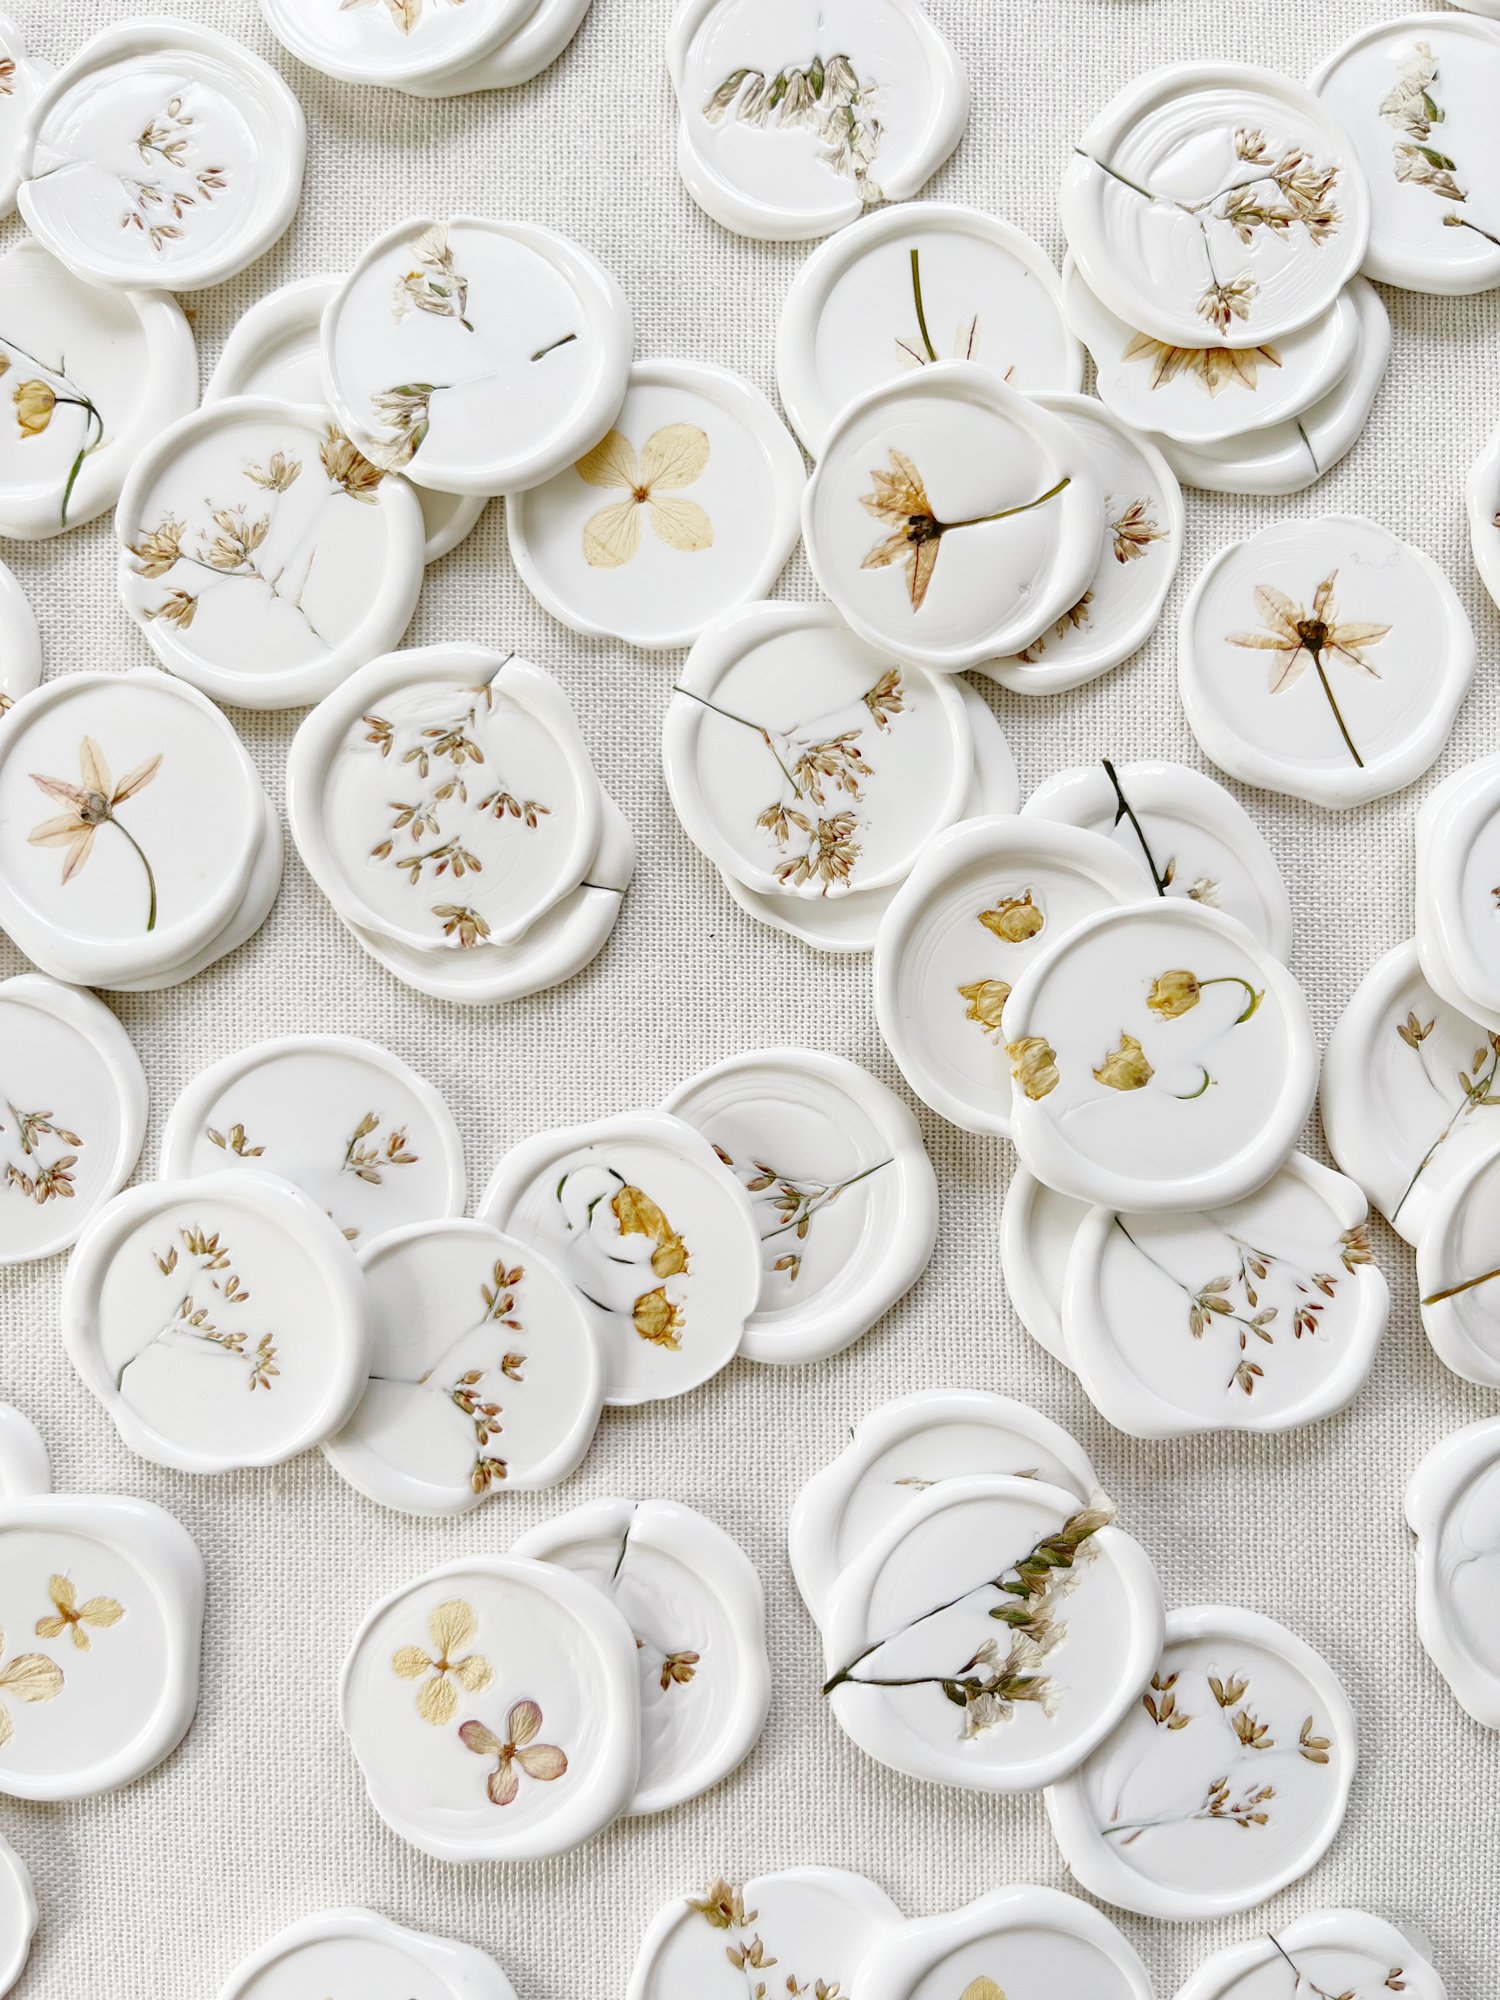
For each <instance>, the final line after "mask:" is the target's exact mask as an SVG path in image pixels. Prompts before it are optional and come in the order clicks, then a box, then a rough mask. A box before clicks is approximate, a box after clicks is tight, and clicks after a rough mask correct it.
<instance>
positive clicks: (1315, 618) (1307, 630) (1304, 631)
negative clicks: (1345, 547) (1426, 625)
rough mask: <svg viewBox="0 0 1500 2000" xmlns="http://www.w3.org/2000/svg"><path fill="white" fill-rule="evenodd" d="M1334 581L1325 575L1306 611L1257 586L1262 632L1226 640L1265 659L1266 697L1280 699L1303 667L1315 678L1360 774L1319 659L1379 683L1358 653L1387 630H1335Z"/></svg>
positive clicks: (1356, 626) (1352, 626)
mask: <svg viewBox="0 0 1500 2000" xmlns="http://www.w3.org/2000/svg"><path fill="white" fill-rule="evenodd" d="M1337 580H1338V571H1337V570H1330V571H1329V573H1328V575H1327V576H1325V577H1324V579H1323V581H1322V582H1321V583H1320V584H1319V585H1318V587H1317V589H1316V590H1315V591H1314V592H1313V600H1312V609H1311V610H1310V611H1304V610H1303V609H1302V607H1301V606H1300V605H1297V604H1294V603H1293V602H1292V600H1291V598H1289V597H1288V596H1287V595H1286V593H1285V592H1284V591H1281V590H1277V589H1275V588H1274V587H1273V586H1272V585H1270V584H1266V583H1262V584H1257V585H1256V588H1255V602H1256V606H1257V608H1258V609H1259V611H1260V614H1261V617H1262V618H1263V619H1264V620H1265V630H1264V631H1260V632H1231V633H1230V634H1229V635H1228V640H1229V644H1230V645H1231V646H1244V647H1247V648H1250V649H1251V650H1253V651H1256V652H1263V653H1271V654H1273V655H1274V657H1273V659H1272V661H1271V692H1272V694H1282V693H1284V692H1285V691H1286V689H1287V688H1289V687H1292V686H1294V685H1295V684H1296V682H1297V681H1299V680H1300V679H1301V678H1302V675H1303V673H1304V672H1305V671H1306V669H1307V667H1308V664H1309V663H1311V665H1312V667H1313V668H1314V670H1315V671H1316V673H1317V676H1318V680H1319V682H1320V684H1321V686H1322V689H1323V694H1324V698H1325V699H1326V700H1327V702H1328V706H1329V708H1330V709H1331V710H1332V712H1333V718H1334V720H1335V722H1337V724H1338V726H1339V734H1340V735H1341V736H1342V737H1343V739H1344V743H1345V746H1346V748H1347V749H1348V751H1349V754H1350V756H1351V757H1352V758H1353V759H1354V761H1355V763H1356V764H1357V765H1359V766H1360V768H1361V769H1363V768H1364V759H1363V757H1361V756H1360V754H1359V751H1358V749H1357V748H1356V747H1355V743H1354V739H1353V737H1352V736H1351V735H1350V734H1349V731H1348V728H1347V726H1346V725H1345V722H1344V718H1343V715H1342V713H1341V711H1340V709H1339V705H1338V702H1337V700H1336V699H1335V697H1334V692H1333V686H1332V683H1331V682H1330V681H1329V678H1328V672H1327V668H1326V667H1325V665H1324V659H1325V656H1329V655H1331V656H1332V657H1334V658H1336V659H1339V660H1341V661H1342V662H1343V663H1344V665H1345V666H1347V667H1352V668H1353V669H1354V670H1355V672H1357V673H1361V674H1366V675H1368V676H1369V678H1370V679H1371V680H1379V678H1380V670H1379V668H1378V667H1372V666H1371V665H1370V662H1369V661H1368V660H1367V659H1366V658H1365V654H1364V649H1365V647H1367V646H1373V645H1376V644H1378V642H1379V641H1380V640H1382V639H1383V638H1384V637H1385V636H1386V634H1387V633H1388V632H1389V631H1390V629H1391V628H1390V626H1389V625H1378V624H1369V623H1359V622H1353V623H1348V624H1341V623H1340V622H1339V617H1338V607H1337V605H1336V604H1335V602H1334V596H1333V586H1334V584H1335V583H1336V582H1337Z"/></svg>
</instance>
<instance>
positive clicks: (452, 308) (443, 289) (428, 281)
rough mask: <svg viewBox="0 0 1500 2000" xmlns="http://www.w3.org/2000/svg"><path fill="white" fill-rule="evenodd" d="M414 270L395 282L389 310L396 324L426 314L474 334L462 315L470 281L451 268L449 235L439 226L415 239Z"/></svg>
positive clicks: (464, 312) (467, 298)
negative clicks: (447, 321)
mask: <svg viewBox="0 0 1500 2000" xmlns="http://www.w3.org/2000/svg"><path fill="white" fill-rule="evenodd" d="M416 259H417V265H416V269H415V270H412V271H407V272H405V273H404V274H403V275H402V276H401V277H399V278H398V279H397V280H396V289H395V293H394V296H393V297H392V300H391V310H392V312H393V313H394V315H395V317H396V318H397V319H398V320H401V319H404V318H405V317H406V315H407V313H409V312H421V313H428V314H430V315H431V316H432V317H433V318H435V319H452V320H457V321H458V323H459V325H460V326H462V327H465V328H466V329H467V330H468V331H469V332H470V333H472V332H473V331H474V329H473V327H472V326H471V325H470V323H469V321H468V319H467V318H466V317H465V314H466V313H467V312H468V308H469V281H468V279H467V278H466V277H464V276H463V274H462V273H461V272H459V271H458V270H456V269H455V268H454V262H453V250H452V247H451V246H450V244H449V242H448V231H447V229H446V228H445V226H444V225H443V224H442V223H440V222H435V223H433V224H432V225H431V227H430V228H428V229H424V230H423V232H422V234H421V235H420V236H419V237H418V239H417V247H416Z"/></svg>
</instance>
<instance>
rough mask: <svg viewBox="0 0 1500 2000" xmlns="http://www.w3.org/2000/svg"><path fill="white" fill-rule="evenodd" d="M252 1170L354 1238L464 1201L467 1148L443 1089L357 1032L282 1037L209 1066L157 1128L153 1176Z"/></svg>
mask: <svg viewBox="0 0 1500 2000" xmlns="http://www.w3.org/2000/svg"><path fill="white" fill-rule="evenodd" d="M238 1169H249V1170H251V1171H254V1172H257V1173H271V1174H279V1175H280V1176H281V1178H282V1179H283V1180H288V1181H291V1182H292V1183H293V1185H294V1186H296V1187H299V1188H301V1189H302V1191H303V1193H304V1194H306V1195H309V1196H310V1197H311V1198H312V1200H314V1201H315V1202H316V1203H317V1204H318V1206H319V1207H320V1208H323V1209H326V1210H327V1212H328V1214H329V1215H330V1216H332V1218H333V1220H334V1221H335V1222H336V1223H337V1224H338V1226H339V1228H340V1229H341V1230H342V1231H343V1233H344V1235H345V1236H346V1237H347V1238H348V1240H349V1241H350V1242H351V1243H359V1244H363V1243H364V1242H365V1241H366V1240H367V1239H368V1238H369V1237H371V1236H376V1235H381V1234H383V1233H385V1232H386V1231H387V1230H391V1229H398V1228H400V1227H402V1226H403V1225H404V1224H406V1223H412V1222H421V1221H427V1220H433V1221H435V1220H437V1219H439V1218H441V1217H446V1216H450V1215H456V1214H457V1213H458V1212H459V1211H460V1210H461V1209H462V1207H463V1205H464V1198H465V1186H464V1165H463V1149H462V1146H461V1143H460V1140H459V1136H458V1128H457V1126H455V1124H454V1123H453V1115H452V1113H451V1112H450V1111H449V1109H448V1107H447V1105H446V1104H445V1103H444V1102H443V1100H442V1098H441V1097H440V1096H439V1095H438V1093H437V1092H436V1091H435V1090H434V1089H433V1087H432V1085H431V1084H430V1083H427V1082H425V1081H424V1080H423V1078H421V1077H420V1076H418V1075H417V1074H416V1072H415V1071H414V1070H411V1069H408V1067H407V1066H406V1064H405V1063H404V1062H401V1061H400V1060H399V1059H398V1058H397V1057H395V1056H393V1055H391V1054H390V1052H389V1051H388V1050H386V1049H382V1048H379V1047H377V1046H376V1044H375V1043H374V1042H365V1041H360V1040H359V1039H357V1038H356V1037H355V1036H352V1035H287V1036H284V1037H282V1038H280V1039H279V1040H276V1041H270V1042H259V1043H257V1044H255V1046H254V1047H252V1048H248V1049H243V1050H241V1051H240V1053H239V1054H238V1055H233V1056H227V1057H225V1058H224V1060H223V1061H222V1062H217V1063H211V1064H210V1065H209V1067H208V1068H207V1069H206V1070H203V1071H201V1072H200V1073H199V1075H198V1076H196V1077H195V1078H194V1079H193V1081H192V1082H191V1083H190V1084H189V1085H188V1086H187V1088H186V1089H185V1090H184V1091H183V1093H182V1095H181V1096H180V1097H179V1098H178V1100H177V1102H176V1103H175V1104H174V1105H173V1107H172V1110H171V1112H170V1114H169V1115H168V1118H167V1124H166V1130H165V1131H164V1132H163V1134H162V1142H161V1158H160V1162H159V1171H160V1177H161V1179H163V1180H196V1179H198V1178H200V1177H201V1176H202V1175H204V1174H218V1173H224V1172H230V1173H232V1172H235V1171H236V1170H238Z"/></svg>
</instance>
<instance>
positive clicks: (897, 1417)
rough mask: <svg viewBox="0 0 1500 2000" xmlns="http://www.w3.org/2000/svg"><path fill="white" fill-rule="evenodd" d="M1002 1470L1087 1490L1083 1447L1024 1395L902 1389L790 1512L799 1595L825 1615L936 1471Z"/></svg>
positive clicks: (938, 1475)
mask: <svg viewBox="0 0 1500 2000" xmlns="http://www.w3.org/2000/svg"><path fill="white" fill-rule="evenodd" d="M974 1472H983V1473H991V1472H1002V1473H1008V1474H1012V1475H1014V1476H1015V1477H1017V1478H1023V1479H1039V1480H1041V1481H1043V1482H1044V1484H1046V1485H1048V1486H1056V1487H1061V1488H1063V1489H1064V1490H1065V1491H1067V1492H1070V1493H1072V1494H1074V1495H1075V1496H1076V1497H1077V1499H1078V1501H1079V1502H1080V1504H1083V1503H1086V1502H1087V1501H1089V1500H1091V1499H1092V1498H1093V1496H1094V1494H1095V1493H1096V1492H1097V1491H1098V1488H1099V1481H1098V1477H1097V1475H1096V1474H1095V1472H1094V1468H1093V1466H1092V1465H1091V1464H1090V1463H1089V1459H1088V1454H1087V1453H1086V1452H1085V1451H1084V1450H1083V1448H1082V1447H1081V1446H1080V1445H1078V1444H1077V1443H1075V1441H1074V1440H1073V1439H1072V1438H1071V1437H1070V1436H1069V1435H1068V1433H1067V1432H1066V1431H1065V1430H1063V1429H1062V1427H1061V1426H1060V1425H1058V1424H1054V1423H1053V1422H1051V1420H1050V1419H1049V1418H1047V1417H1044V1416H1042V1415H1041V1414H1040V1413H1039V1412H1038V1411H1036V1410H1033V1409H1030V1408H1028V1406H1027V1405H1026V1404H1025V1403H1018V1402H1015V1401H1014V1400H1013V1399H1012V1398H1011V1397H1009V1396H996V1395H994V1394H992V1393H991V1392H990V1391H988V1390H984V1389H927V1390H921V1391H919V1392H918V1393H917V1394H915V1395H911V1396H898V1397H897V1398H896V1400H895V1401H894V1402H891V1403H885V1404H883V1405H882V1406H881V1407H880V1408H879V1409H878V1410H872V1411H871V1413H870V1415H869V1416H867V1417H864V1418H862V1419H861V1420H860V1422H859V1423H858V1424H857V1425H856V1426H855V1428H854V1434H853V1436H852V1437H851V1438H850V1440H849V1443H848V1444H847V1445H846V1446H845V1447H844V1449H843V1450H842V1451H841V1452H840V1453H839V1455H838V1457H837V1458H836V1459H834V1460H833V1462H832V1463H831V1464H830V1465H827V1466H825V1467H824V1468H823V1470H822V1471H821V1472H818V1473H815V1474H814V1475H813V1477H812V1478H811V1479H810V1480H808V1482H807V1484H806V1485H805V1486H804V1487H803V1488H802V1491H801V1492H800V1493H799V1494H798V1495H797V1498H796V1500H795V1502H794V1503H793V1506H792V1512H791V1516H790V1518H789V1520H788V1522H787V1553H788V1555H789V1556H790V1558H791V1564H792V1574H793V1575H794V1576H795V1577H796V1579H797V1588H798V1590H799V1591H800V1592H801V1593H802V1601H803V1603H804V1604H805V1605H806V1606H807V1608H808V1610H809V1611H810V1612H811V1613H812V1615H813V1617H814V1618H815V1619H816V1620H817V1621H818V1623H819V1624H820V1625H821V1623H822V1622H823V1619H824V1617H825V1616H826V1614H827V1611H828V1607H829V1603H830V1601H831V1599H832V1596H833V1591H834V1587H835V1585H836V1584H837V1583H838V1580H839V1578H840V1576H841V1575H842V1574H843V1572H844V1571H845V1570H846V1569H847V1568H848V1567H849V1565H850V1564H851V1563H852V1562H853V1561H854V1559H855V1557H856V1556H858V1555H860V1554H861V1553H862V1552H863V1550H865V1549H866V1548H867V1547H868V1546H869V1544H870V1543H871V1542H872V1541H873V1540H874V1539H875V1538H876V1537H877V1536H879V1535H881V1534H883V1533H884V1532H885V1530H886V1528H887V1526H888V1524H889V1523H890V1522H891V1521H892V1520H894V1519H895V1517H896V1516H897V1515H898V1514H902V1513H904V1512H905V1511H907V1510H908V1509H909V1508H911V1507H912V1506H914V1505H915V1504H916V1501H917V1499H918V1497H919V1495H921V1494H923V1493H925V1492H927V1491H928V1490H929V1489H930V1488H931V1487H933V1486H935V1485H936V1484H937V1483H938V1481H939V1480H940V1479H950V1478H954V1477H957V1476H960V1475H964V1474H968V1473H974Z"/></svg>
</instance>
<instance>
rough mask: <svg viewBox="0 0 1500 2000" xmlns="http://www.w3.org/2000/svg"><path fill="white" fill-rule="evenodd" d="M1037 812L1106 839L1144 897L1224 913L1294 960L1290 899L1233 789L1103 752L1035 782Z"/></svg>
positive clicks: (1171, 767) (1178, 768)
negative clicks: (1118, 760) (1137, 877)
mask: <svg viewBox="0 0 1500 2000" xmlns="http://www.w3.org/2000/svg"><path fill="white" fill-rule="evenodd" d="M1033 813H1035V814H1036V815H1037V816H1038V817H1039V818H1041V819H1051V820H1058V821H1061V822H1062V823H1063V824H1064V825H1066V826H1077V827H1082V828H1084V829H1085V830H1086V831H1088V832H1090V833H1102V834H1103V835H1104V836H1105V837H1106V838H1107V839H1109V840H1112V841H1113V842H1114V844H1115V846H1116V847H1119V848H1123V850H1124V851H1125V853H1126V854H1128V855H1130V856H1131V857H1132V858H1133V860H1134V861H1135V862H1136V864H1137V866H1138V867H1139V868H1140V871H1141V876H1142V885H1143V893H1150V892H1152V891H1154V892H1155V893H1156V894H1157V895H1158V896H1163V897H1171V896H1185V897H1187V898H1188V899H1189V900H1190V901H1191V902H1194V903H1202V904H1204V905H1205V906H1206V907H1207V908H1209V909H1212V910H1223V911H1224V912H1225V914H1226V915H1227V916H1231V917H1238V919H1239V920H1240V922H1241V923H1242V924H1243V925H1244V926H1245V928H1246V929H1247V930H1248V931H1250V932H1251V934H1252V935H1253V936H1254V937H1255V938H1256V939H1257V940H1258V941H1259V942H1260V943H1261V944H1263V945H1264V946H1265V947H1266V949H1267V951H1270V952H1274V954H1275V955H1276V957H1277V958H1279V959H1283V960H1285V959H1287V958H1289V957H1290V956H1291V949H1292V904H1291V898H1290V896H1289V895H1288V894H1287V887H1286V883H1285V881H1284V880H1283V879H1282V874H1281V870H1280V868H1279V867H1278V866H1277V864H1276V857H1275V856H1274V855H1273V854H1272V852H1271V850H1270V848H1269V847H1268V846H1267V844H1266V839H1265V835H1264V834H1263V833H1262V832H1261V831H1260V829H1259V827H1257V826H1256V824H1255V822H1254V820H1252V819H1251V817H1250V815H1249V813H1247V812H1246V811H1245V808H1244V807H1243V806H1242V805H1241V804H1240V802H1239V800H1238V799H1237V798H1235V796H1234V795H1233V793H1232V792H1227V791H1226V790H1225V789H1224V787H1223V786H1222V785H1219V784H1216V783H1215V782H1214V780H1213V779H1212V778H1207V777H1205V776H1204V775H1203V773H1202V772H1201V771H1195V770H1193V769H1191V768H1190V767H1189V766H1188V765H1186V764H1166V763H1158V762H1156V761H1154V760H1152V761H1148V762H1144V763H1139V764H1118V765H1116V764H1114V763H1112V762H1111V761H1110V760H1109V759H1108V758H1107V757H1101V758H1100V760H1099V761H1098V763H1096V764H1080V765H1078V766H1076V767H1075V768H1074V769H1072V770H1069V771H1059V772H1057V773H1056V774H1055V775H1054V776H1053V777H1051V778H1048V779H1046V780H1045V782H1044V783H1042V784H1040V785H1038V786H1037V788H1036V790H1035V791H1034V792H1033V793H1032V794H1031V796H1030V798H1029V799H1028V800H1027V801H1026V804H1025V806H1024V808H1023V814H1024V815H1025V816H1028V817H1029V816H1030V815H1031V814H1033Z"/></svg>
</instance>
